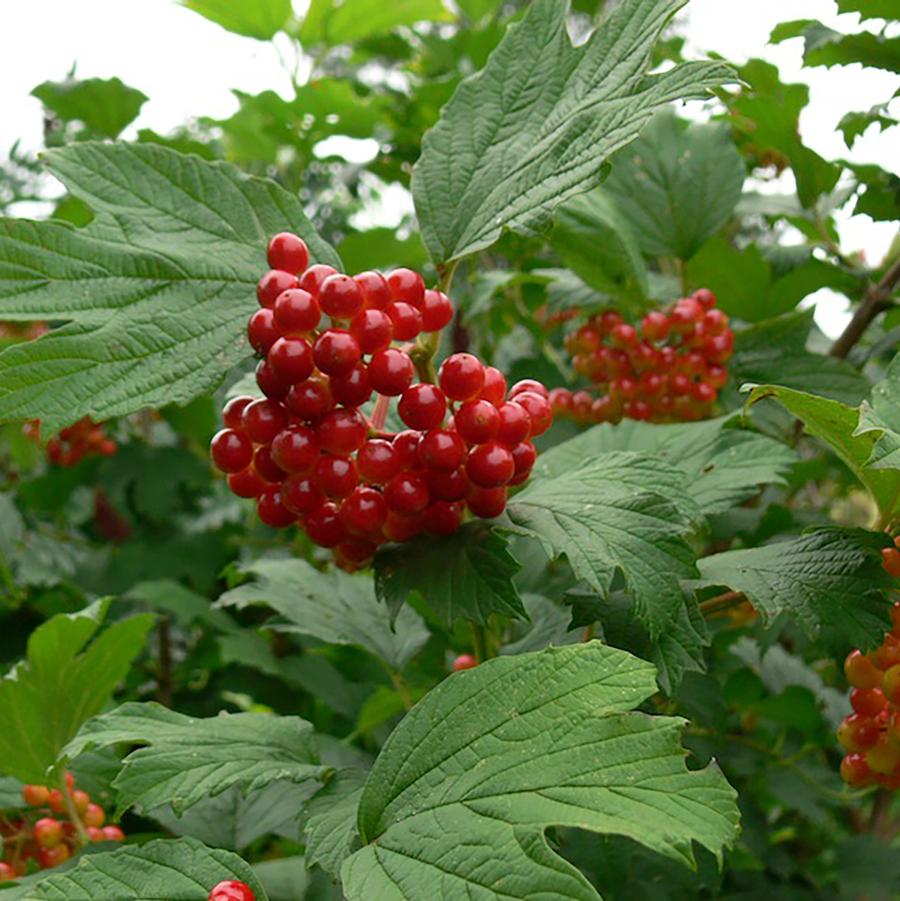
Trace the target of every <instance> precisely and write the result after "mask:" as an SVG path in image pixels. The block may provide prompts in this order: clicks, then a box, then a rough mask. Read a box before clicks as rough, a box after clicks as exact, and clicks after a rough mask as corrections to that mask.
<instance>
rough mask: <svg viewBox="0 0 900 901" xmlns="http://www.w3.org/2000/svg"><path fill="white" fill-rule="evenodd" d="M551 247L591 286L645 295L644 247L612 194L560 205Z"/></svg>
mask: <svg viewBox="0 0 900 901" xmlns="http://www.w3.org/2000/svg"><path fill="white" fill-rule="evenodd" d="M550 245H551V246H552V247H553V249H554V251H556V254H557V256H558V257H559V258H560V259H561V260H562V261H563V263H565V265H566V266H568V267H569V268H570V269H571V270H572V271H573V272H575V273H576V275H578V276H579V277H580V278H581V279H583V280H584V281H585V282H586V283H587V284H588V285H590V286H591V287H592V288H596V289H597V290H598V291H616V292H627V293H630V294H636V295H637V296H638V297H645V296H646V294H647V267H646V265H645V264H644V260H643V257H642V256H641V251H640V248H639V247H638V243H637V240H636V239H635V236H634V234H633V233H632V231H631V227H630V225H629V223H628V221H627V220H626V218H625V217H624V216H623V215H622V212H621V210H619V208H618V207H617V206H616V202H615V201H614V200H613V199H612V197H611V196H610V195H609V194H608V193H606V192H604V191H602V190H600V189H598V190H595V191H590V192H589V193H587V194H581V195H580V196H578V197H573V198H572V199H571V200H569V201H567V202H566V203H564V204H563V205H562V206H560V207H558V208H557V210H556V216H555V218H554V225H553V232H552V234H551V236H550Z"/></svg>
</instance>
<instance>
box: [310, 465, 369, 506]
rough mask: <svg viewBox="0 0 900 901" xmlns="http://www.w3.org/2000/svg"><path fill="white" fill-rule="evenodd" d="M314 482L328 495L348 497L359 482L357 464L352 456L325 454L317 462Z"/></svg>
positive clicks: (338, 498)
mask: <svg viewBox="0 0 900 901" xmlns="http://www.w3.org/2000/svg"><path fill="white" fill-rule="evenodd" d="M313 482H314V484H315V485H316V487H318V489H319V490H320V491H321V492H322V493H323V494H324V495H326V497H330V498H331V499H332V500H340V499H341V498H344V497H347V496H348V495H349V494H350V492H352V491H353V489H354V488H356V485H357V483H358V482H359V476H358V475H357V473H356V464H355V463H354V462H353V460H352V459H351V458H350V457H336V456H333V455H332V454H323V455H322V456H321V457H319V461H318V462H317V463H316V468H315V471H314V473H313Z"/></svg>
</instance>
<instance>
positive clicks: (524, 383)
mask: <svg viewBox="0 0 900 901" xmlns="http://www.w3.org/2000/svg"><path fill="white" fill-rule="evenodd" d="M526 391H527V392H529V393H531V394H539V395H540V396H541V397H545V398H546V397H549V396H550V392H549V391H548V390H547V388H546V386H544V385H542V384H541V383H540V382H538V381H536V380H535V379H521V380H520V381H518V382H516V383H515V385H513V386H512V388H510V389H509V394H508V395H507V396H506V398H507V400H512V399H513V398H514V397H518V396H519V395H520V394H524V393H525V392H526Z"/></svg>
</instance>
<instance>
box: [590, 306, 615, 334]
mask: <svg viewBox="0 0 900 901" xmlns="http://www.w3.org/2000/svg"><path fill="white" fill-rule="evenodd" d="M594 321H595V322H596V328H597V330H598V331H599V332H600V334H601V335H608V334H610V332H612V330H613V329H614V328H615V327H616V326H617V325H618V324H619V323H620V322H621V321H622V317H621V316H620V315H619V314H618V313H616V312H615V310H604V311H603V312H602V313H601V314H600V315H599V316H597V317H596V319H595V320H594Z"/></svg>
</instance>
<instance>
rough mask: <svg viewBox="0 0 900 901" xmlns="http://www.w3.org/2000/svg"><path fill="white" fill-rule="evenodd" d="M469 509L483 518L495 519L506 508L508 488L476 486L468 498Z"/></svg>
mask: <svg viewBox="0 0 900 901" xmlns="http://www.w3.org/2000/svg"><path fill="white" fill-rule="evenodd" d="M466 504H467V505H468V507H469V509H470V510H471V511H472V512H473V513H474V514H475V515H476V516H479V517H481V518H482V519H494V517H496V516H499V515H500V514H501V513H502V512H503V511H504V509H506V488H504V487H499V488H481V487H478V486H475V487H473V488H472V489H471V491H469V494H468V497H467V498H466Z"/></svg>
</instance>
